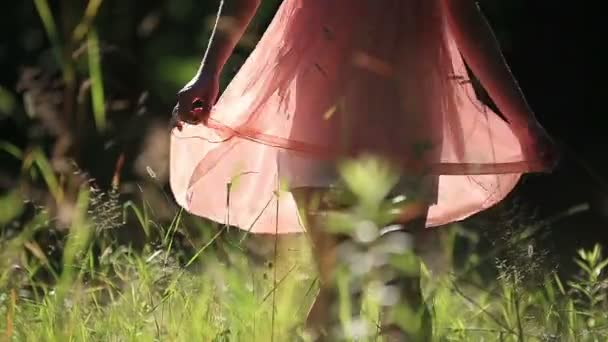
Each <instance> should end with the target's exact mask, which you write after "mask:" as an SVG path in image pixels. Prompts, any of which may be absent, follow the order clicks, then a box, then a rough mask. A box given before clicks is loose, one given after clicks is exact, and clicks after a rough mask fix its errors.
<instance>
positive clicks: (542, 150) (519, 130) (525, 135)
mask: <svg viewBox="0 0 608 342" xmlns="http://www.w3.org/2000/svg"><path fill="white" fill-rule="evenodd" d="M513 128H514V130H513V131H514V133H515V135H516V136H517V138H518V140H519V142H520V144H521V147H522V152H523V154H524V157H525V158H526V160H528V161H533V160H540V161H541V163H542V166H543V168H544V169H545V170H547V171H551V170H553V169H554V168H555V166H556V165H557V163H558V161H559V152H558V150H557V146H556V145H555V142H554V141H553V139H552V138H551V136H550V135H549V134H548V133H547V131H546V130H545V129H544V128H543V127H542V126H541V125H540V123H539V122H538V121H536V120H531V121H529V122H527V124H523V125H514V126H513Z"/></svg>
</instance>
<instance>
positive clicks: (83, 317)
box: [0, 154, 608, 341]
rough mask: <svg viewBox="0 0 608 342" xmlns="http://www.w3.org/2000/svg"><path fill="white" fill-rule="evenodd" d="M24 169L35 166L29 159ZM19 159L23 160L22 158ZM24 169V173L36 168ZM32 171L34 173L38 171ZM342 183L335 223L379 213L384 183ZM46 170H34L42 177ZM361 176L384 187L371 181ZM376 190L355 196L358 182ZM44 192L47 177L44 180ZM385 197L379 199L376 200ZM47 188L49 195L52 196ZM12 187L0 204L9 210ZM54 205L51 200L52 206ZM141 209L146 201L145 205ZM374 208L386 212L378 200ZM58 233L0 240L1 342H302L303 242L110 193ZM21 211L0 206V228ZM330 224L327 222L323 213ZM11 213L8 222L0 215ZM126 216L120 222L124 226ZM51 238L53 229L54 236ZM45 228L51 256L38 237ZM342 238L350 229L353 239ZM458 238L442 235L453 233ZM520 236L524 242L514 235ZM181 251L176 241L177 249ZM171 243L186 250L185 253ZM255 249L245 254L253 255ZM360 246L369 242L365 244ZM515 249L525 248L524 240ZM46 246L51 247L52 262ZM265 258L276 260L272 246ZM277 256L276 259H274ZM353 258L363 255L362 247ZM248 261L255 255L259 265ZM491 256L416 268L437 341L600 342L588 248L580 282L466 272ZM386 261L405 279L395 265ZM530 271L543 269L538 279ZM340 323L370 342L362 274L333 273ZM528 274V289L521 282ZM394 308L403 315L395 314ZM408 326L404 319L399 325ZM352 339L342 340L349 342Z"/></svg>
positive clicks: (372, 333) (309, 286) (370, 304)
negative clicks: (133, 241) (344, 190)
mask: <svg viewBox="0 0 608 342" xmlns="http://www.w3.org/2000/svg"><path fill="white" fill-rule="evenodd" d="M36 158H37V159H38V163H37V165H45V163H44V160H45V159H44V158H43V156H41V155H40V154H38V155H36ZM26 159H27V158H26ZM34 165H35V164H31V163H30V166H29V167H30V168H34V169H35V168H36V166H34ZM42 170H45V168H42ZM345 170H346V172H348V173H349V176H346V177H345V178H346V180H347V183H352V184H353V185H355V188H356V189H357V191H356V192H355V195H356V196H359V197H364V198H363V199H361V200H359V201H358V202H357V203H358V204H357V205H355V206H354V207H353V209H352V210H350V211H348V212H346V213H340V214H339V215H338V216H337V217H334V220H333V222H334V223H333V224H335V223H336V222H337V223H338V226H339V227H340V228H339V229H338V230H339V231H341V232H347V229H346V228H345V227H346V226H351V227H352V226H358V222H363V221H365V220H368V221H365V222H369V219H370V218H373V219H374V220H380V221H378V222H381V221H382V220H384V218H385V217H386V216H385V215H383V214H382V211H383V210H387V209H390V206H386V205H384V204H383V203H384V202H382V201H383V200H381V198H382V192H384V190H386V189H388V187H387V184H389V183H390V181H389V180H390V179H392V177H391V176H390V173H387V172H388V171H387V169H385V168H383V167H382V165H381V164H378V163H373V162H372V163H369V162H367V163H362V164H351V165H349V166H347V167H346V168H345ZM43 172H46V171H43ZM371 173H373V174H377V175H383V177H371ZM366 175H367V176H366ZM361 177H363V178H364V179H368V180H369V179H376V180H378V181H377V182H376V183H377V184H376V183H374V185H375V186H369V181H368V183H367V184H366V185H361V186H360V187H357V186H356V184H358V182H359V179H360V178H361ZM43 179H44V180H46V181H47V183H48V185H49V186H52V187H55V186H56V185H57V183H56V182H55V181H54V179H55V175H47V176H45V177H43ZM383 189H384V190H383ZM57 191H58V190H57V189H55V191H54V192H57ZM17 194H18V191H17V192H15V193H11V194H8V195H6V196H4V198H2V199H1V202H2V203H5V204H7V205H16V206H22V205H23V204H22V201H19V200H15V198H20V197H19V196H18V195H17ZM52 198H54V199H55V200H56V201H57V200H61V201H63V205H68V202H67V200H66V199H65V198H64V197H57V196H55V197H52ZM144 203H145V202H144ZM385 204H386V203H385ZM71 205H73V207H72V209H73V211H72V217H71V219H70V220H69V222H70V224H69V225H67V226H65V227H58V226H56V223H55V222H56V220H54V219H53V216H52V211H50V210H44V209H39V210H37V211H36V212H37V214H36V215H34V216H33V217H32V218H31V219H30V220H28V221H27V222H25V223H24V224H23V226H22V230H21V232H20V233H19V234H16V235H14V234H13V235H11V236H0V336H2V339H4V340H8V341H126V340H130V341H189V340H197V341H200V340H203V341H271V340H274V341H292V340H302V341H305V340H306V339H307V335H306V334H305V331H304V328H303V322H304V320H305V317H306V313H307V310H308V308H309V306H310V304H311V303H312V301H313V299H314V296H315V295H316V291H317V282H316V272H315V269H314V267H313V262H312V259H311V253H310V249H309V241H308V239H307V237H306V236H304V235H299V236H297V235H292V236H286V237H281V238H280V239H279V240H278V241H277V243H276V244H275V238H274V237H270V236H264V237H258V236H253V235H245V234H246V233H242V232H238V231H234V230H230V231H228V230H227V228H226V227H221V226H220V227H218V226H213V225H209V224H201V221H200V220H197V219H194V220H193V219H192V218H190V217H185V216H184V214H183V213H181V212H178V213H176V216H175V218H174V220H172V221H171V222H169V223H167V224H161V223H159V222H156V221H155V217H154V215H153V214H152V212H153V211H152V210H149V209H145V208H147V205H145V204H142V205H141V206H139V205H137V204H136V203H134V202H127V203H121V201H120V200H119V199H118V198H117V197H116V196H115V195H112V194H104V193H101V192H99V191H96V190H94V189H89V188H88V187H82V188H81V191H79V192H78V195H77V196H76V198H75V200H74V202H73V204H71ZM19 212H20V209H19V208H16V209H15V210H14V211H11V210H4V211H3V215H2V222H0V223H1V224H2V228H3V229H2V231H3V232H7V231H9V230H10V229H9V228H10V227H12V226H11V222H14V218H15V217H16V216H17V215H18V213H19ZM334 215H335V214H334ZM11 216H12V217H11ZM129 217H130V218H132V220H127V218H129ZM121 227H122V229H124V228H125V227H128V229H130V230H133V231H135V230H142V231H143V232H144V234H143V236H144V243H143V244H142V245H140V246H139V247H137V248H136V247H134V246H133V245H129V244H125V243H119V242H118V241H117V240H116V237H115V234H114V233H113V232H114V230H115V229H121ZM62 230H63V233H61V232H62ZM50 231H57V232H59V234H60V235H61V236H62V238H61V239H60V241H61V242H60V243H56V245H55V246H45V245H44V242H43V241H44V240H43V239H40V234H44V233H48V232H50ZM352 232H354V231H352ZM457 232H458V230H456V229H452V230H450V234H457ZM523 236H524V238H526V236H527V235H526V234H523ZM179 241H182V242H179ZM183 241H187V242H186V243H184V242H183ZM255 243H257V244H258V247H260V246H261V247H265V249H266V252H265V253H262V254H259V253H258V254H259V255H257V257H256V256H253V255H252V254H255V253H252V251H253V252H255V251H256V250H260V249H264V248H257V249H256V248H255V247H252V246H254V245H252V244H255ZM362 243H366V244H368V245H367V246H368V247H369V246H371V244H372V243H373V242H372V241H371V240H368V239H365V241H363V242H362ZM515 243H521V244H525V243H528V241H527V240H525V241H519V242H517V241H516V242H515ZM49 247H53V248H60V249H61V254H60V255H61V257H60V258H55V259H56V260H52V258H51V257H50V256H49V255H50V253H49ZM275 249H276V250H275ZM275 251H276V252H275ZM366 251H367V252H366V253H372V252H371V251H372V249H371V248H370V249H367V250H366ZM260 255H261V257H260ZM492 257H493V256H492V255H491V254H490V255H485V256H484V255H471V257H470V258H468V259H467V260H466V262H465V266H464V267H461V268H459V269H455V268H451V269H449V271H448V272H446V273H444V274H435V275H432V276H431V274H430V273H429V272H426V271H428V270H426V268H423V271H425V272H423V274H422V276H423V283H424V293H425V296H426V298H427V302H428V304H429V308H430V309H431V312H432V315H433V319H434V334H435V337H436V340H438V341H604V340H606V337H607V335H608V317H607V315H606V312H607V311H606V307H607V305H606V304H607V303H606V295H605V291H606V288H607V286H608V281H607V280H606V279H607V278H606V275H605V273H606V265H607V264H608V260H607V259H604V258H603V257H602V253H601V249H600V248H599V246H598V247H596V248H595V249H592V250H590V251H584V250H581V251H580V252H579V254H578V255H577V256H576V263H577V264H578V265H579V268H580V272H579V274H578V275H577V276H576V277H573V278H572V279H568V280H561V279H559V278H558V277H557V275H555V274H554V273H553V272H550V271H545V274H543V276H542V277H541V278H540V280H538V279H539V278H538V277H531V276H532V275H531V274H530V273H531V272H529V269H530V267H532V266H534V261H533V260H530V263H529V265H523V266H522V265H519V266H513V265H510V264H509V263H508V261H502V262H500V263H497V264H496V268H495V270H496V272H497V277H495V278H488V277H483V276H482V275H481V273H480V272H478V269H479V268H480V265H481V264H482V261H483V260H484V259H488V258H492ZM394 260H401V261H398V262H397V264H398V265H401V266H399V267H401V269H402V270H404V271H407V269H408V266H407V263H408V262H406V263H405V264H404V263H403V260H404V259H402V258H401V259H399V258H397V259H394ZM540 271H541V272H542V269H541V270H540ZM340 272H341V273H340V277H339V281H338V284H339V287H340V288H341V293H342V294H343V295H342V296H341V298H342V300H341V303H340V308H341V309H340V310H341V318H342V326H343V328H344V329H345V331H346V332H350V333H351V336H359V339H358V340H362V341H380V340H382V339H381V338H380V337H378V336H377V334H378V324H379V323H378V322H379V318H380V317H379V316H380V313H381V311H382V309H381V306H382V305H381V304H380V303H381V302H382V300H381V297H382V296H381V295H380V294H381V291H380V292H379V291H378V289H379V288H378V283H374V281H373V280H374V274H375V273H374V272H375V271H374V270H373V269H371V270H370V271H369V272H367V273H365V274H363V275H360V274H354V273H353V272H351V271H350V269H349V268H348V267H344V268H342V269H341V271H340ZM357 277H359V278H361V277H363V279H364V284H365V285H364V289H365V294H366V295H365V298H364V300H363V304H362V306H361V307H360V308H355V311H360V313H361V315H360V320H357V321H355V320H353V319H352V317H351V316H350V315H349V314H348V312H350V311H351V306H352V304H353V303H351V302H350V301H349V297H348V296H345V295H344V294H345V293H346V292H347V291H348V289H349V288H350V287H351V286H352V284H353V281H354V280H355V279H357ZM533 278H534V279H533ZM397 311H398V312H399V313H400V314H401V315H402V317H405V318H404V319H403V324H404V325H405V326H408V322H412V321H413V319H411V317H413V316H408V315H409V314H408V313H407V308H404V307H398V308H397ZM407 317H410V319H408V318H407ZM351 340H355V339H351Z"/></svg>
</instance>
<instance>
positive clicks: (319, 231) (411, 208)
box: [292, 188, 432, 341]
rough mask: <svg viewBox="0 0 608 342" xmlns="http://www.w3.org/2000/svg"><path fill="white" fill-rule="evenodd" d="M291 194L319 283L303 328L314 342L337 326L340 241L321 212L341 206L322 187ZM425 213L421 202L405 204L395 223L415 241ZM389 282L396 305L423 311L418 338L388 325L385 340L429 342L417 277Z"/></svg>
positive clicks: (421, 228) (428, 323) (428, 330)
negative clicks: (397, 294)
mask: <svg viewBox="0 0 608 342" xmlns="http://www.w3.org/2000/svg"><path fill="white" fill-rule="evenodd" d="M292 194H293V196H294V198H295V200H296V203H297V204H298V208H299V210H300V212H301V216H302V218H303V219H304V221H305V225H306V228H307V231H308V234H309V236H310V239H311V242H312V244H313V254H314V257H315V261H316V264H317V269H318V272H319V281H320V290H319V294H318V296H317V298H316V300H315V302H314V304H313V305H312V307H311V309H310V311H309V314H308V318H307V322H306V326H307V328H308V330H309V331H310V332H311V333H312V334H313V335H316V338H317V340H320V341H322V340H324V339H323V337H322V336H327V334H329V331H327V330H328V329H329V328H331V327H332V326H335V324H337V323H338V322H337V314H336V312H335V310H337V308H336V305H335V304H336V302H337V297H338V296H337V290H336V287H335V284H334V279H333V272H334V269H335V265H336V262H337V260H336V247H337V246H338V244H339V242H340V238H339V237H337V236H335V235H334V234H331V233H329V232H327V231H326V229H325V226H324V223H323V212H324V211H326V210H336V209H340V207H343V206H344V204H340V202H339V201H336V200H335V198H333V196H332V194H331V192H330V191H329V189H326V188H298V189H294V190H292ZM427 211H428V205H426V204H423V203H414V204H412V205H408V206H407V207H405V208H404V210H403V212H402V215H400V217H399V218H398V220H397V222H395V223H398V224H402V225H403V226H404V230H405V231H407V232H409V233H410V234H412V235H413V236H414V240H417V239H418V237H419V236H421V235H422V234H423V233H424V223H425V221H426V214H427ZM389 234H390V233H389ZM415 245H416V244H415ZM391 283H393V285H396V286H398V287H399V288H400V289H401V298H402V300H401V301H400V304H401V303H402V304H405V305H408V306H409V307H410V308H411V309H412V310H414V311H419V310H421V311H424V314H423V318H422V320H423V321H422V322H423V323H422V326H421V329H420V330H421V331H420V333H419V334H418V336H416V337H411V336H410V337H408V336H407V335H406V334H405V333H404V332H402V331H401V329H399V328H398V327H397V326H395V325H390V324H389V325H387V326H386V327H385V329H383V333H384V335H385V337H387V338H388V339H389V341H430V338H431V332H432V325H431V319H430V315H429V313H428V310H427V308H426V306H425V304H424V302H423V298H422V291H421V288H420V276H419V275H416V276H403V277H399V278H397V279H394V280H392V281H391Z"/></svg>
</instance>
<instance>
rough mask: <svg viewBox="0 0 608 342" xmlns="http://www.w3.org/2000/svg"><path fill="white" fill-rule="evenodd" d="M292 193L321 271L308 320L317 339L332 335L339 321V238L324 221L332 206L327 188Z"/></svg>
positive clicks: (311, 331)
mask: <svg viewBox="0 0 608 342" xmlns="http://www.w3.org/2000/svg"><path fill="white" fill-rule="evenodd" d="M292 194H293V196H294V198H295V200H296V203H297V205H298V209H299V210H300V216H301V217H302V220H304V224H305V226H306V229H307V232H308V235H309V237H310V239H311V243H312V250H313V255H314V258H315V262H316V264H317V270H318V273H319V294H318V295H317V298H316V299H315V302H314V303H313V305H312V307H311V309H310V311H309V313H308V318H307V322H306V326H307V329H309V330H310V333H311V334H313V335H316V336H315V337H314V338H315V339H317V338H319V339H322V338H321V336H327V335H329V333H330V331H328V329H331V328H332V326H334V325H335V324H337V321H336V320H337V312H336V311H337V307H336V305H335V304H336V300H337V292H336V291H337V290H336V286H335V282H334V279H333V271H334V268H335V264H336V246H337V244H338V238H337V237H336V236H335V235H334V234H331V233H329V232H328V231H327V230H326V229H325V227H324V223H323V216H324V212H325V211H326V210H330V209H333V208H334V206H333V205H332V204H331V203H329V199H328V197H329V191H328V189H327V188H309V187H306V188H297V189H294V190H292Z"/></svg>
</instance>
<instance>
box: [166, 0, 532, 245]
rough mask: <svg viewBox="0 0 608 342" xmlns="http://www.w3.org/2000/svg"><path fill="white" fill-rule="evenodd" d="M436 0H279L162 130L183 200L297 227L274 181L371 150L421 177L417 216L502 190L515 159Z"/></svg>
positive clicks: (455, 216) (310, 173) (510, 180)
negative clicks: (181, 115)
mask: <svg viewBox="0 0 608 342" xmlns="http://www.w3.org/2000/svg"><path fill="white" fill-rule="evenodd" d="M445 19H446V18H445V14H444V12H443V9H442V6H441V3H440V1H439V0H382V1H378V0H285V1H284V2H283V4H282V5H281V7H280V9H279V10H278V12H277V14H276V16H275V18H274V20H273V21H272V23H271V25H270V26H269V28H268V29H267V31H266V33H265V34H264V36H263V37H262V38H261V40H260V42H259V43H258V45H257V47H256V49H255V50H254V51H253V52H252V54H251V55H250V57H249V58H248V60H247V61H246V63H245V64H244V65H243V66H242V68H241V70H240V71H239V73H238V74H237V75H236V76H235V77H234V79H233V80H232V82H231V83H230V85H229V86H228V88H227V89H226V90H225V92H224V93H223V94H222V96H221V98H220V99H219V101H218V103H217V104H216V106H215V107H214V109H213V110H212V113H211V116H210V119H209V121H208V122H207V124H205V125H203V124H199V125H185V126H184V128H183V130H182V131H178V130H177V129H174V130H173V131H172V134H171V176H170V181H171V187H172V190H173V193H174V195H175V198H176V199H177V202H178V203H179V204H180V205H181V206H183V207H184V208H185V209H186V210H187V211H189V212H191V213H193V214H196V215H200V216H204V217H207V218H210V219H212V220H214V221H217V222H220V223H228V224H230V225H235V226H238V227H240V228H242V229H245V230H249V231H251V232H256V233H273V234H276V233H288V232H301V231H304V228H303V226H302V225H301V223H300V220H299V217H298V212H297V208H296V204H295V201H294V199H293V197H292V195H291V194H290V193H289V192H288V191H285V188H283V187H282V186H281V184H283V183H282V182H281V180H282V179H284V178H286V179H287V180H288V182H289V186H291V187H298V186H329V185H331V183H332V182H335V175H334V174H335V172H334V171H332V170H334V168H333V167H332V165H334V163H335V162H336V161H339V160H341V159H344V158H350V157H357V156H359V155H362V154H368V153H371V154H374V155H379V156H382V157H384V158H386V159H387V160H389V161H391V162H392V163H393V164H395V165H396V166H398V167H399V168H400V169H401V170H402V171H403V173H404V174H416V175H423V176H424V175H426V176H427V177H426V179H432V181H431V182H427V183H429V184H432V185H431V186H432V187H433V191H431V193H432V198H430V200H431V203H433V205H432V206H431V208H430V211H429V216H428V220H427V226H437V225H442V224H446V223H450V222H453V221H457V220H461V219H464V218H466V217H468V216H470V215H472V214H474V213H476V212H479V211H481V210H483V209H486V208H488V207H490V206H492V205H494V204H496V203H497V202H498V201H500V200H502V199H503V198H504V197H505V196H506V195H507V194H508V193H509V192H510V191H511V190H512V189H513V187H514V186H515V185H516V183H517V182H518V180H519V177H520V175H521V173H523V172H531V171H540V169H541V167H542V164H541V163H540V162H539V161H538V160H526V158H525V157H524V155H523V153H522V148H521V146H520V144H519V142H518V140H517V139H516V137H515V136H514V134H513V132H512V131H511V129H510V127H509V125H508V123H507V122H505V121H504V120H503V119H502V118H501V117H499V116H498V115H497V114H495V113H494V112H492V111H491V110H490V109H489V108H488V107H486V106H484V105H483V104H482V103H481V102H480V101H478V100H477V98H476V96H475V93H474V91H473V88H472V86H471V84H470V82H468V76H467V72H466V69H465V66H464V63H463V60H462V58H461V56H460V54H459V52H458V48H457V46H456V43H455V41H454V39H453V37H452V34H451V30H450V27H449V25H448V23H447V22H446V20H445Z"/></svg>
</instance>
